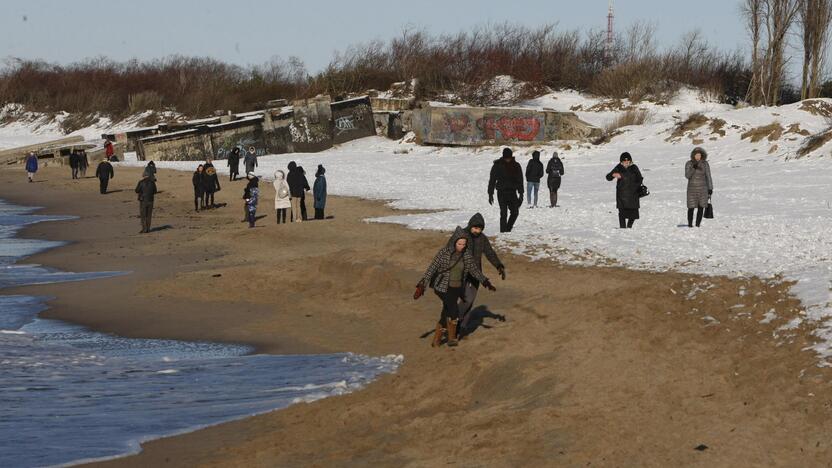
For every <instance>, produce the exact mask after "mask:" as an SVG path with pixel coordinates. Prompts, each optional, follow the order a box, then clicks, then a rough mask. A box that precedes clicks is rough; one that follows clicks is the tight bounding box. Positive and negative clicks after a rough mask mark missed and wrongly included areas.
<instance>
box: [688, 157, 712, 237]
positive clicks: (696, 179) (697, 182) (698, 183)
mask: <svg viewBox="0 0 832 468" xmlns="http://www.w3.org/2000/svg"><path fill="white" fill-rule="evenodd" d="M685 178H686V179H688V193H687V195H688V196H687V202H688V227H690V228H692V227H693V210H694V208H696V227H699V225H700V224H702V215H703V214H704V213H705V208H707V206H708V204H709V203H710V200H711V195H712V194H713V193H714V182H713V180H712V179H711V166H710V164H708V153H707V152H706V151H705V150H704V149H702V148H699V147H697V148H694V149H693V151H692V152H691V153H690V161H688V162H686V163H685Z"/></svg>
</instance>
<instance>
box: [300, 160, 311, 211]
mask: <svg viewBox="0 0 832 468" xmlns="http://www.w3.org/2000/svg"><path fill="white" fill-rule="evenodd" d="M297 172H298V173H300V178H301V179H303V191H302V192H301V195H300V218H301V219H302V220H304V221H306V220H308V219H309V217H308V216H307V214H306V192H308V191H309V190H311V189H310V188H309V179H307V178H306V170H304V169H303V166H298V169H297Z"/></svg>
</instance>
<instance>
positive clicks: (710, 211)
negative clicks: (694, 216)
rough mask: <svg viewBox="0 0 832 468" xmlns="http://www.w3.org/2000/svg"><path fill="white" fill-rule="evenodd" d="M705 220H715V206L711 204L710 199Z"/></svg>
mask: <svg viewBox="0 0 832 468" xmlns="http://www.w3.org/2000/svg"><path fill="white" fill-rule="evenodd" d="M704 216H705V218H707V219H714V205H712V204H711V199H710V198H709V199H708V206H706V207H705V215H704Z"/></svg>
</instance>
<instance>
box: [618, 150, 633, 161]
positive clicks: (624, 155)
mask: <svg viewBox="0 0 832 468" xmlns="http://www.w3.org/2000/svg"><path fill="white" fill-rule="evenodd" d="M619 161H620V162H624V161H630V162H633V157H632V156H630V153H628V152H626V151H625V152H623V153H621V158H619Z"/></svg>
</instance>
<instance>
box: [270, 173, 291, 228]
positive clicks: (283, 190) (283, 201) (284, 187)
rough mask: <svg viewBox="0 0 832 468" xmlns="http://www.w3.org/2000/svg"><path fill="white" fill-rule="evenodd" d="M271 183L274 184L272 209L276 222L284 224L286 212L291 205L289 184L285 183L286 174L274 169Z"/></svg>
mask: <svg viewBox="0 0 832 468" xmlns="http://www.w3.org/2000/svg"><path fill="white" fill-rule="evenodd" d="M272 184H273V185H274V209H275V215H276V216H277V224H286V212H287V211H289V209H290V208H291V207H292V202H291V200H290V198H291V197H290V194H289V184H287V183H286V175H285V174H284V173H283V171H275V173H274V182H273V183H272ZM289 219H291V217H290V218H289Z"/></svg>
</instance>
